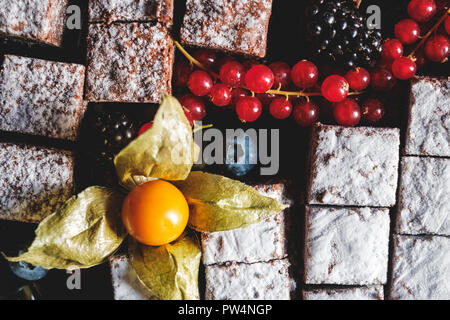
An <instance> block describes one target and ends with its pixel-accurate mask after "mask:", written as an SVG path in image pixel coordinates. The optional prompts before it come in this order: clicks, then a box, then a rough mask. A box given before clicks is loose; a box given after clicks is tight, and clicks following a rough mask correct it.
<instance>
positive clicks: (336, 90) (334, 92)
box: [321, 74, 349, 102]
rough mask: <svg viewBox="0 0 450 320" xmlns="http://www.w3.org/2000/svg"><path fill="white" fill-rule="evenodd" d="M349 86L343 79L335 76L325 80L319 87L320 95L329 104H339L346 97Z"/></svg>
mask: <svg viewBox="0 0 450 320" xmlns="http://www.w3.org/2000/svg"><path fill="white" fill-rule="evenodd" d="M348 89H349V84H348V82H347V80H345V78H344V77H341V76H338V75H336V74H334V75H331V76H329V77H328V78H326V79H325V80H324V81H323V83H322V87H321V91H322V95H323V96H324V98H325V99H327V100H328V101H331V102H340V101H342V100H344V99H345V98H346V97H347V94H348Z"/></svg>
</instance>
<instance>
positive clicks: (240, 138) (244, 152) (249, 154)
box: [225, 133, 258, 177]
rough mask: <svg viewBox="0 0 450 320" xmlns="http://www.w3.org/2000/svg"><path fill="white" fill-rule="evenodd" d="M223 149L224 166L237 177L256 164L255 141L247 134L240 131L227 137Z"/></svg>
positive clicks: (243, 174)
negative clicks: (224, 148)
mask: <svg viewBox="0 0 450 320" xmlns="http://www.w3.org/2000/svg"><path fill="white" fill-rule="evenodd" d="M225 151H226V152H225V167H226V168H227V170H228V171H230V172H231V173H232V174H234V175H235V176H237V177H241V176H245V175H246V174H247V173H248V172H249V171H250V170H251V169H253V168H254V167H255V166H256V162H257V160H258V151H257V148H256V144H255V142H254V141H253V139H252V137H251V136H249V135H248V134H245V133H241V134H239V135H237V136H232V137H227V140H226V150H225ZM235 152H237V156H235Z"/></svg>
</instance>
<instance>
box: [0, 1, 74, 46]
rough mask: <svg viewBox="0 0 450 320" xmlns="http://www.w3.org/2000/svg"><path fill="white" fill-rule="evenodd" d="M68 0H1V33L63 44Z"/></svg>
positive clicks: (51, 43)
mask: <svg viewBox="0 0 450 320" xmlns="http://www.w3.org/2000/svg"><path fill="white" fill-rule="evenodd" d="M66 7H67V0H39V1H36V0H0V8H1V9H0V36H6V37H15V38H20V39H23V40H33V41H41V42H45V43H47V44H50V45H53V46H58V47H59V46H61V42H62V36H63V32H64V20H65V11H66Z"/></svg>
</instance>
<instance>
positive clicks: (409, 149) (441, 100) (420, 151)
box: [405, 77, 450, 157]
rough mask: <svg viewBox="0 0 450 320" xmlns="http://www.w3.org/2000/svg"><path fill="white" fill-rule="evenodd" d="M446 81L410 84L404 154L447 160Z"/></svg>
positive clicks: (449, 82)
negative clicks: (439, 157) (444, 158)
mask: <svg viewBox="0 0 450 320" xmlns="http://www.w3.org/2000/svg"><path fill="white" fill-rule="evenodd" d="M449 137H450V77H449V78H442V79H436V78H430V77H415V78H413V79H412V80H411V93H410V102H409V118H408V129H407V131H406V144H405V154H407V155H430V156H442V157H450V139H449Z"/></svg>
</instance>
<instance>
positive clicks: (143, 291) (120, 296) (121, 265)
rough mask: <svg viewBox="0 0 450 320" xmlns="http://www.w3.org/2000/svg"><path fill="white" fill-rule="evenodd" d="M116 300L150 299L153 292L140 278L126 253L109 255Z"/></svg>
mask: <svg viewBox="0 0 450 320" xmlns="http://www.w3.org/2000/svg"><path fill="white" fill-rule="evenodd" d="M109 265H110V268H111V282H112V287H113V293H114V300H149V299H152V298H154V297H153V295H152V294H151V292H150V291H149V290H148V289H147V288H146V287H145V286H144V285H143V284H142V282H141V281H140V280H139V278H138V276H137V274H136V271H134V269H133V266H132V265H131V262H130V260H129V259H128V256H127V255H126V254H118V255H113V256H110V257H109Z"/></svg>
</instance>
